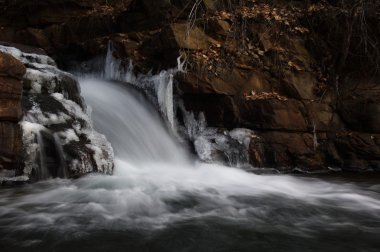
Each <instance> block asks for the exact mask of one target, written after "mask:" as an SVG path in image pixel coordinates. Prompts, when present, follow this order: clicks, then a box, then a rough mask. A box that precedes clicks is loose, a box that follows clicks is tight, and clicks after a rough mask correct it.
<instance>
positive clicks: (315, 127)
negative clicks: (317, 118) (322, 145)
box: [313, 121, 319, 151]
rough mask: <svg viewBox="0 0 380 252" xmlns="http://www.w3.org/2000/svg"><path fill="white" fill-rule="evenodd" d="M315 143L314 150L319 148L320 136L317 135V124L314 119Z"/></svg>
mask: <svg viewBox="0 0 380 252" xmlns="http://www.w3.org/2000/svg"><path fill="white" fill-rule="evenodd" d="M313 143H314V151H316V150H317V148H318V145H319V144H318V137H317V126H316V125H315V122H314V121H313Z"/></svg>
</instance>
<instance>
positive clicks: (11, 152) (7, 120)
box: [0, 52, 26, 176]
mask: <svg viewBox="0 0 380 252" xmlns="http://www.w3.org/2000/svg"><path fill="white" fill-rule="evenodd" d="M25 72H26V70H25V67H24V64H22V63H21V62H20V61H18V60H17V59H16V58H14V57H12V56H11V55H9V54H6V53H3V52H0V90H1V92H0V176H3V174H11V175H15V171H16V170H18V169H20V167H21V166H22V163H21V160H22V141H21V129H20V126H19V124H18V121H19V120H20V119H21V117H22V112H21V96H22V83H21V79H22V77H23V76H24V74H25ZM8 171H10V172H8ZM12 172H13V174H12Z"/></svg>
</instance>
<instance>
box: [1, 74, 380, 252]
mask: <svg viewBox="0 0 380 252" xmlns="http://www.w3.org/2000/svg"><path fill="white" fill-rule="evenodd" d="M80 82H81V88H82V94H83V96H84V97H85V100H86V102H87V104H89V105H90V106H91V109H92V119H93V121H94V127H95V128H96V129H97V130H98V131H99V132H101V133H103V134H105V135H106V136H107V138H108V139H109V141H110V142H111V143H112V145H113V148H114V150H115V156H116V167H115V172H114V175H113V176H105V175H104V176H103V175H90V176H86V177H83V178H80V179H77V180H64V179H52V180H47V181H43V182H39V183H36V184H32V185H26V186H22V187H18V188H2V189H1V190H0V251H378V249H379V248H380V239H379V234H380V194H379V193H380V185H379V184H377V181H378V180H377V181H376V178H375V179H368V180H366V181H365V182H360V181H357V182H348V181H347V180H345V179H320V178H319V179H318V178H307V177H301V176H299V177H295V176H288V175H255V174H252V173H247V172H245V171H243V170H240V169H235V168H229V167H225V166H222V165H217V164H205V163H201V162H198V161H194V160H192V159H191V158H190V157H189V155H188V154H187V151H186V148H184V147H182V146H181V143H180V142H178V141H177V140H175V138H174V137H173V136H172V134H171V133H170V131H169V130H167V128H168V127H167V124H166V123H164V122H163V121H162V119H161V118H160V116H159V115H158V113H157V111H156V110H155V109H154V108H153V107H152V105H150V103H149V102H148V101H147V100H146V98H145V97H144V96H143V95H141V94H140V93H138V92H136V91H135V90H134V89H132V88H130V87H127V86H126V84H120V83H114V82H107V81H103V80H100V79H96V78H91V77H90V78H82V79H81V81H80Z"/></svg>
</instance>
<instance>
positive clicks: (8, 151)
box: [0, 122, 22, 170]
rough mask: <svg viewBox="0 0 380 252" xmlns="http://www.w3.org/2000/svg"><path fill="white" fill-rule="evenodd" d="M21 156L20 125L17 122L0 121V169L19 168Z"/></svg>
mask: <svg viewBox="0 0 380 252" xmlns="http://www.w3.org/2000/svg"><path fill="white" fill-rule="evenodd" d="M21 156H22V139H21V129H20V126H19V125H18V124H17V123H11V122H0V170H1V169H12V170H20V167H21V160H22V158H21Z"/></svg>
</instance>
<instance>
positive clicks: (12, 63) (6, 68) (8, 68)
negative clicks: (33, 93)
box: [0, 52, 26, 79]
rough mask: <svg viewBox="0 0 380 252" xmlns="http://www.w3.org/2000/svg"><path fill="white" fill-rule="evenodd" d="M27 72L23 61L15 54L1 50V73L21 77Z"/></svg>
mask: <svg viewBox="0 0 380 252" xmlns="http://www.w3.org/2000/svg"><path fill="white" fill-rule="evenodd" d="M25 72H26V69H25V66H24V64H23V63H22V62H20V61H19V60H17V59H16V58H14V57H13V56H11V55H9V54H6V53H3V52H0V75H1V76H8V77H13V78H17V79H21V78H22V76H24V74H25Z"/></svg>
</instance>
